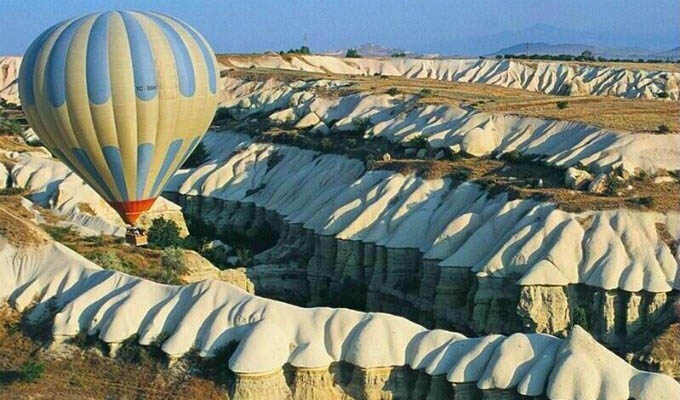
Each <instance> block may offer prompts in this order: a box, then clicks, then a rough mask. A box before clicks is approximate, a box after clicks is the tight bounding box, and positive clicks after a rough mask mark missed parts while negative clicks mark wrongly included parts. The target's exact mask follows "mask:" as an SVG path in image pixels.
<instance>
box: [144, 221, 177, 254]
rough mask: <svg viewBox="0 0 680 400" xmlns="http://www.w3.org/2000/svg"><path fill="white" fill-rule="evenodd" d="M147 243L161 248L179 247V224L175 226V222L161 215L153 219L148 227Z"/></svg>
mask: <svg viewBox="0 0 680 400" xmlns="http://www.w3.org/2000/svg"><path fill="white" fill-rule="evenodd" d="M149 244H152V245H154V246H157V247H160V248H162V249H165V248H167V247H180V246H181V245H182V239H181V238H180V237H179V226H177V223H175V221H172V220H169V219H165V218H163V217H158V218H156V219H154V220H153V221H152V222H151V227H150V228H149Z"/></svg>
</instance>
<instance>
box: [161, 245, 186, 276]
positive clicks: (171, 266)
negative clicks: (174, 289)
mask: <svg viewBox="0 0 680 400" xmlns="http://www.w3.org/2000/svg"><path fill="white" fill-rule="evenodd" d="M161 266H162V267H163V273H162V278H163V280H164V281H165V282H168V283H179V276H180V275H182V274H184V273H186V265H185V264H184V253H183V252H182V249H180V248H177V247H168V248H166V249H163V253H161Z"/></svg>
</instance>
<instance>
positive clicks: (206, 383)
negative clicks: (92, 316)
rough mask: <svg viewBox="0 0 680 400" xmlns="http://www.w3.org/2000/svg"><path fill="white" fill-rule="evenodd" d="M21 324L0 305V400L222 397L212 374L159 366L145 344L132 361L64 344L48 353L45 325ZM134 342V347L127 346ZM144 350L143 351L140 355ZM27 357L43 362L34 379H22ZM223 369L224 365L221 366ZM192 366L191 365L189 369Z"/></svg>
mask: <svg viewBox="0 0 680 400" xmlns="http://www.w3.org/2000/svg"><path fill="white" fill-rule="evenodd" d="M44 325H45V326H40V327H38V328H37V330H38V331H41V332H40V333H36V327H31V326H25V325H24V324H22V322H21V317H20V315H19V314H18V313H17V312H16V311H13V310H11V309H9V308H8V307H2V308H0V388H1V389H0V392H2V395H1V396H0V397H2V398H3V399H28V398H32V399H38V398H49V399H57V398H58V399H103V398H107V399H158V400H161V399H169V398H173V399H224V398H228V396H227V394H226V390H227V386H225V382H220V380H219V379H216V378H215V377H213V376H209V375H205V374H201V373H194V372H183V371H182V372H178V371H173V370H171V369H168V368H166V367H165V366H164V363H163V361H162V359H160V358H157V356H156V357H154V356H152V350H151V349H149V348H138V349H136V350H137V351H139V352H140V353H139V354H140V357H139V360H138V361H137V362H131V361H124V360H121V359H111V358H108V357H103V356H101V355H100V352H99V351H98V350H96V348H95V347H86V348H83V349H79V348H78V347H76V346H68V351H64V352H62V353H61V354H55V353H48V352H46V351H44V350H43V349H44V348H45V347H46V346H47V344H48V342H47V337H48V336H49V326H50V325H49V324H44ZM133 346H136V345H133ZM142 354H144V355H145V356H144V355H142ZM27 361H33V362H39V363H42V364H43V365H44V366H45V371H44V373H43V374H42V376H41V377H40V378H39V379H38V380H37V381H35V382H27V381H25V380H23V379H22V375H21V373H20V371H21V367H22V365H23V364H24V363H25V362H27ZM225 368H226V367H225ZM192 369H193V368H192Z"/></svg>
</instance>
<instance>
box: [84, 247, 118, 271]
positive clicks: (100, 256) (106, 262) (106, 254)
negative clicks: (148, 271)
mask: <svg viewBox="0 0 680 400" xmlns="http://www.w3.org/2000/svg"><path fill="white" fill-rule="evenodd" d="M88 258H89V259H90V261H92V262H93V263H95V264H97V265H99V266H100V267H102V268H106V269H113V270H116V271H122V272H127V267H126V266H125V264H123V261H122V260H121V259H120V257H118V254H116V252H115V251H113V250H108V251H95V252H94V253H91V254H90V255H89V256H88Z"/></svg>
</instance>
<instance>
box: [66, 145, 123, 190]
mask: <svg viewBox="0 0 680 400" xmlns="http://www.w3.org/2000/svg"><path fill="white" fill-rule="evenodd" d="M71 151H72V152H73V155H74V156H75V157H76V159H77V160H78V161H79V162H80V164H81V165H82V166H83V167H84V168H85V170H86V171H87V173H88V174H90V176H91V177H92V179H94V181H95V182H96V183H97V184H98V185H99V187H100V188H101V190H103V191H104V193H99V194H100V195H105V196H108V198H107V199H105V200H109V201H112V200H115V199H116V197H115V196H114V195H113V193H111V190H110V189H109V187H108V186H107V185H106V183H104V179H102V177H101V175H100V174H99V171H97V168H95V167H94V164H93V163H92V160H90V156H88V155H87V153H86V152H85V150H83V149H79V148H76V147H74V148H72V149H71ZM81 177H82V176H81Z"/></svg>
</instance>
